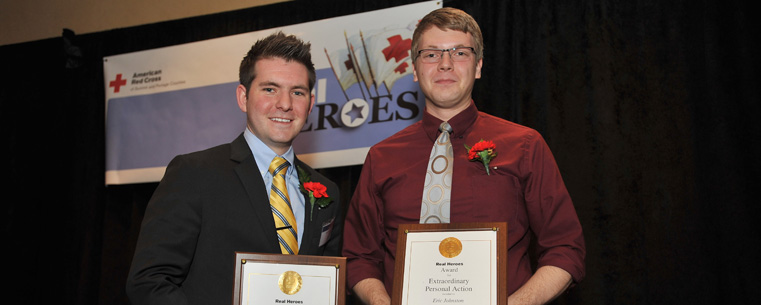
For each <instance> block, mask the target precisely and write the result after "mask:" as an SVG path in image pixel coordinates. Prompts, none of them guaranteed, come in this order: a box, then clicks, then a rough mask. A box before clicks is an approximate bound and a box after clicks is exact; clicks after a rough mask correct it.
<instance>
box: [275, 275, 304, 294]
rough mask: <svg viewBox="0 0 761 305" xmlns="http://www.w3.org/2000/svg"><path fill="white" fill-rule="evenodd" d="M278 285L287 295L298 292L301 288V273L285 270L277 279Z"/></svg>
mask: <svg viewBox="0 0 761 305" xmlns="http://www.w3.org/2000/svg"><path fill="white" fill-rule="evenodd" d="M277 286H278V287H280V291H282V292H283V293H285V294H287V295H293V294H296V293H297V292H299V290H301V275H300V274H298V273H297V272H296V271H286V272H283V274H281V275H280V279H279V280H278V281H277Z"/></svg>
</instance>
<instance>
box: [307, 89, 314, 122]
mask: <svg viewBox="0 0 761 305" xmlns="http://www.w3.org/2000/svg"><path fill="white" fill-rule="evenodd" d="M309 95H310V96H311V97H312V98H311V101H310V102H309V111H307V116H308V115H310V114H312V108H314V94H311V93H310V94H309Z"/></svg>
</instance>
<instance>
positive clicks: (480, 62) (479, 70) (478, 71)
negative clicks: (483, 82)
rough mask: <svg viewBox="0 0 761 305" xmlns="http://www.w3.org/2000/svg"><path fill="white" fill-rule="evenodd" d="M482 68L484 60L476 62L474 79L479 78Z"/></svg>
mask: <svg viewBox="0 0 761 305" xmlns="http://www.w3.org/2000/svg"><path fill="white" fill-rule="evenodd" d="M483 66H484V59H483V58H481V59H479V60H478V63H477V64H476V79H480V78H481V67H483Z"/></svg>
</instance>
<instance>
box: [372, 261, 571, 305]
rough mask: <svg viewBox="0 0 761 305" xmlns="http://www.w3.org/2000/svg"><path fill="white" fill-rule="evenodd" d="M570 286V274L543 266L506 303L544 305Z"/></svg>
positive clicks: (553, 267)
mask: <svg viewBox="0 0 761 305" xmlns="http://www.w3.org/2000/svg"><path fill="white" fill-rule="evenodd" d="M570 285H571V274H570V273H568V272H567V271H565V270H563V269H560V268H558V267H555V266H543V267H541V268H539V269H538V270H536V273H534V275H533V276H531V278H530V279H529V280H528V282H526V284H524V285H523V286H522V287H521V288H520V289H518V290H517V291H516V292H515V293H513V294H512V295H510V296H509V297H507V303H508V304H510V305H515V304H520V305H524V304H526V305H529V304H532V305H533V304H546V303H548V302H550V301H552V300H554V299H555V298H557V297H558V296H559V295H560V294H561V293H563V291H565V290H566V288H568V286H570ZM357 286H359V284H357Z"/></svg>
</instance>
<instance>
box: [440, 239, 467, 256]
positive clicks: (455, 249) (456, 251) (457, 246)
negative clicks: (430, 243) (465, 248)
mask: <svg viewBox="0 0 761 305" xmlns="http://www.w3.org/2000/svg"><path fill="white" fill-rule="evenodd" d="M439 252H440V253H441V255H442V256H444V257H446V258H453V257H455V256H458V255H460V252H462V242H460V240H459V239H457V238H454V237H447V238H444V240H442V241H441V243H440V244H439Z"/></svg>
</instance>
